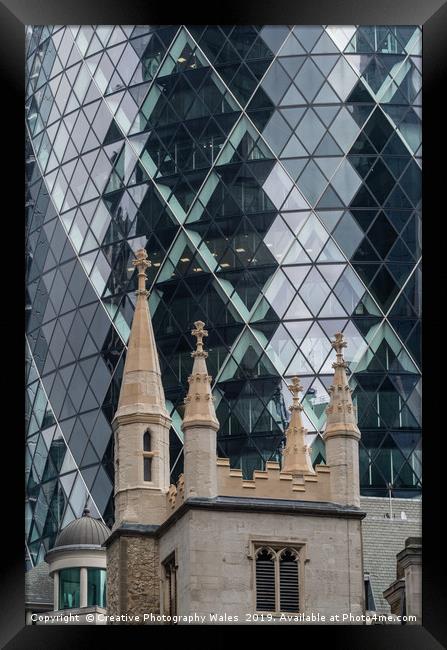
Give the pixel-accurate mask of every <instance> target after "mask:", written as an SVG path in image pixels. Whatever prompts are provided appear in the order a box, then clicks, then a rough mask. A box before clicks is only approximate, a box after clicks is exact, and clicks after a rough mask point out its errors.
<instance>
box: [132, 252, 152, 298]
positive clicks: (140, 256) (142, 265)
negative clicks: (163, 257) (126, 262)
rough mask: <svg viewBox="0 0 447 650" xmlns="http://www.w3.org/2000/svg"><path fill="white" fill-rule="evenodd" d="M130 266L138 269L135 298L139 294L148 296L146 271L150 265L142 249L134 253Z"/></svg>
mask: <svg viewBox="0 0 447 650" xmlns="http://www.w3.org/2000/svg"><path fill="white" fill-rule="evenodd" d="M132 264H133V266H135V267H136V268H137V269H138V289H137V291H136V294H137V296H138V295H140V294H142V295H144V296H148V295H149V292H148V291H147V289H146V281H147V276H146V269H147V268H148V267H150V266H151V263H150V261H149V259H148V256H147V253H146V251H145V249H144V248H140V249H139V250H137V252H136V253H135V259H134V260H132Z"/></svg>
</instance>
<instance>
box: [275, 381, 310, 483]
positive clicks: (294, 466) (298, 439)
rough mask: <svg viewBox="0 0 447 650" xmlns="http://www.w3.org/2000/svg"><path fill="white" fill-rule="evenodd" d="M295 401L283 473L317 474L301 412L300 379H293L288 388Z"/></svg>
mask: <svg viewBox="0 0 447 650" xmlns="http://www.w3.org/2000/svg"><path fill="white" fill-rule="evenodd" d="M288 388H289V390H290V392H291V393H292V396H293V400H292V404H291V405H290V406H289V411H290V412H291V418H290V422H289V426H288V427H287V430H286V438H287V440H286V447H285V449H284V452H283V457H284V464H283V468H282V472H283V473H284V474H292V475H293V476H297V475H300V474H301V475H304V474H315V472H314V469H313V467H312V462H311V460H310V454H309V447H308V445H307V444H306V433H307V431H306V429H305V428H304V427H303V422H302V418H301V412H302V410H303V406H302V404H301V403H300V400H299V397H298V395H299V393H300V392H301V391H302V390H303V387H302V386H301V384H300V380H299V379H298V377H292V383H291V384H289V386H288Z"/></svg>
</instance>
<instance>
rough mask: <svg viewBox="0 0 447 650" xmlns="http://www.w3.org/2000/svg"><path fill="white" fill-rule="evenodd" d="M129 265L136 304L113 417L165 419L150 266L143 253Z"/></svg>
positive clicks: (140, 252)
mask: <svg viewBox="0 0 447 650" xmlns="http://www.w3.org/2000/svg"><path fill="white" fill-rule="evenodd" d="M132 264H133V265H134V266H135V267H136V268H137V269H138V289H137V291H136V296H137V302H136V305H135V313H134V317H133V322H132V329H131V332H130V337H129V344H128V348H127V355H126V363H125V366H124V374H123V381H122V384H121V391H120V397H119V403H118V410H117V412H116V414H115V417H119V416H120V415H128V414H132V413H141V412H142V413H148V412H151V413H157V414H160V415H163V416H166V417H167V416H168V414H167V411H166V406H165V396H164V391H163V385H162V381H161V373H160V364H159V361H158V354H157V347H156V345H155V339H154V331H153V329H152V323H151V318H150V314H149V305H148V300H147V299H148V296H149V291H147V289H146V280H147V277H146V269H147V267H149V266H150V261H149V260H148V258H147V253H146V251H145V250H144V249H140V250H138V251H137V252H136V259H135V260H133V262H132Z"/></svg>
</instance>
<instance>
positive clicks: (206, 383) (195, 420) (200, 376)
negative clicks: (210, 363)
mask: <svg viewBox="0 0 447 650" xmlns="http://www.w3.org/2000/svg"><path fill="white" fill-rule="evenodd" d="M194 327H195V329H193V330H192V332H191V334H192V335H193V336H195V337H196V339H197V343H196V349H195V350H194V352H192V353H191V356H192V357H193V359H194V363H193V367H192V372H191V374H190V376H189V377H188V382H189V388H188V394H187V396H186V398H185V414H184V417H183V423H182V429H185V427H188V426H189V427H191V426H195V425H198V426H208V427H211V428H212V429H214V430H215V431H217V430H218V428H219V422H218V421H217V418H216V412H215V410H214V398H213V396H212V393H211V377H210V376H209V375H208V369H207V366H206V358H207V357H208V352H205V350H204V349H203V339H204V338H205V337H206V336H208V332H207V330H206V329H205V323H204V322H203V321H200V320H198V321H196V322H195V323H194Z"/></svg>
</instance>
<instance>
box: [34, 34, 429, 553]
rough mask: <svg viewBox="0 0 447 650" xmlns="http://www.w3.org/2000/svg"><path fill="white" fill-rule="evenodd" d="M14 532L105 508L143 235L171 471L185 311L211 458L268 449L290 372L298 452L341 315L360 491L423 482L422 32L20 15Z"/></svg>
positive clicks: (175, 468) (264, 455)
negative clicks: (198, 354) (168, 419)
mask: <svg viewBox="0 0 447 650" xmlns="http://www.w3.org/2000/svg"><path fill="white" fill-rule="evenodd" d="M26 66H27V68H26V131H27V150H26V174H27V196H26V214H27V280H28V283H27V294H26V310H27V325H26V327H27V341H26V354H27V361H28V363H27V370H26V382H27V397H26V400H27V401H26V435H27V446H26V488H27V502H26V542H27V560H28V564H29V565H31V564H35V563H37V562H39V561H40V560H41V559H42V558H43V555H44V552H45V551H46V550H47V549H48V548H49V547H50V546H51V545H52V543H53V542H54V538H55V535H56V533H57V532H58V530H59V529H60V528H61V527H63V526H65V525H66V524H67V523H68V522H69V521H71V520H72V519H74V518H75V517H77V516H80V514H81V512H82V510H83V508H84V507H85V505H86V504H87V505H88V507H89V508H90V510H91V511H92V514H93V516H102V517H103V518H104V520H105V521H106V523H109V524H110V523H111V518H112V515H113V502H112V498H113V497H112V491H113V485H112V483H113V448H112V437H111V427H110V422H111V419H112V417H113V414H114V411H115V408H116V406H117V397H118V392H119V387H120V381H121V376H122V371H123V365H124V357H125V351H126V343H127V339H128V335H129V326H130V323H131V319H132V313H133V309H134V302H135V297H134V291H135V288H136V285H135V274H134V269H133V268H132V264H131V261H132V259H133V257H134V252H135V251H136V250H137V249H138V248H140V247H142V246H143V247H145V248H146V250H147V251H148V254H149V258H150V259H151V261H152V266H151V268H150V269H149V279H150V285H151V295H150V299H149V304H150V310H151V314H152V319H153V323H154V330H155V336H156V340H157V344H158V348H159V354H160V362H161V367H162V374H163V382H164V387H165V394H166V399H167V406H168V409H169V411H170V412H171V415H172V430H171V467H172V475H173V480H175V479H176V478H177V477H178V475H179V473H180V472H181V471H182V466H183V458H182V432H181V429H180V422H181V418H182V413H183V410H182V409H183V398H184V396H185V393H186V386H187V376H188V374H189V372H190V370H191V366H192V359H191V357H190V352H191V350H192V339H191V336H190V330H191V327H192V323H193V321H195V320H198V319H200V320H203V321H205V323H206V324H207V329H208V331H209V337H208V339H207V348H208V349H209V359H208V367H209V370H210V373H211V374H212V375H213V382H214V383H213V386H214V388H213V392H214V395H215V400H216V402H215V405H216V411H217V416H218V418H219V421H220V425H221V426H220V431H219V433H218V454H219V455H220V456H228V457H230V459H231V463H232V465H233V466H234V467H240V468H242V470H243V472H244V475H245V476H250V475H251V472H252V471H253V469H255V468H262V467H263V464H264V462H265V461H267V460H269V459H277V458H278V457H279V453H280V449H281V445H282V444H283V437H284V430H285V426H286V424H287V422H288V417H289V412H288V409H287V407H288V405H289V404H290V401H291V395H290V393H289V390H288V389H287V383H288V381H289V379H290V377H291V376H293V375H295V374H297V375H299V377H300V379H301V383H302V384H303V386H304V395H303V404H304V413H305V426H306V427H307V428H308V431H309V434H308V438H309V444H312V458H313V461H314V463H315V462H324V445H323V443H322V440H321V437H320V432H321V431H322V428H323V425H324V420H325V414H324V410H325V406H326V404H327V402H328V393H327V388H328V386H329V384H330V382H331V376H332V372H333V371H332V367H331V363H332V361H333V353H332V351H331V346H330V338H331V337H333V335H334V333H335V332H336V331H340V330H341V331H343V332H344V334H345V336H346V338H347V341H348V348H347V359H348V361H349V369H350V383H351V387H352V389H353V398H354V402H355V403H356V404H357V409H358V419H359V428H360V430H361V433H362V440H361V451H360V469H361V475H360V476H361V479H360V480H361V489H362V493H363V494H364V495H371V496H384V495H388V493H389V489H390V486H391V494H392V495H393V496H409V497H412V496H417V495H418V494H420V490H421V482H420V477H421V452H420V443H421V440H420V438H421V412H420V404H421V400H420V393H421V388H420V387H421V355H420V315H421V314H420V309H421V295H420V291H421V279H420V273H421V271H420V256H421V250H420V244H421V242H420V210H421V84H422V79H421V30H420V28H418V27H415V26H363V27H355V26H324V25H322V26H278V25H277V26H259V25H254V26H215V25H212V26H205V25H203V26H190V25H186V26H179V25H171V26H149V25H139V26H129V25H126V26H82V27H79V26H45V27H42V26H39V27H29V28H28V29H27V57H26Z"/></svg>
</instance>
